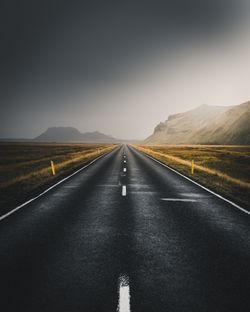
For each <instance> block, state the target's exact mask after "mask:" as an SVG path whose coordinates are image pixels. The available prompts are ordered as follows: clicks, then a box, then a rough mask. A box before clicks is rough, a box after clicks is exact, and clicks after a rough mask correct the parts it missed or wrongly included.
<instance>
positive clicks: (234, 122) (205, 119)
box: [145, 101, 250, 144]
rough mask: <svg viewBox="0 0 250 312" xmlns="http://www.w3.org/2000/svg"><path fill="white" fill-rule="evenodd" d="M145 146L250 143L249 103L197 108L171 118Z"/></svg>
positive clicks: (160, 125)
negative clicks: (152, 144)
mask: <svg viewBox="0 0 250 312" xmlns="http://www.w3.org/2000/svg"><path fill="white" fill-rule="evenodd" d="M145 143H149V144H151V143H155V144H161V143H168V144H250V101H249V102H246V103H243V104H241V105H237V106H226V107H225V106H209V105H201V106H199V107H197V108H196V109H193V110H190V111H188V112H185V113H180V114H176V115H171V116H169V118H168V119H167V120H166V121H165V122H161V123H160V124H158V125H157V126H156V127H155V129H154V133H153V134H152V135H151V136H150V137H148V138H147V139H146V140H145Z"/></svg>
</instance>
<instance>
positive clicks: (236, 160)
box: [135, 145, 250, 209]
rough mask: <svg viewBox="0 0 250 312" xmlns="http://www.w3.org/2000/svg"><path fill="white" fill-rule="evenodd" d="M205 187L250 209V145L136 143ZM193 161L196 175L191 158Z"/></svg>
mask: <svg viewBox="0 0 250 312" xmlns="http://www.w3.org/2000/svg"><path fill="white" fill-rule="evenodd" d="M135 147H136V148H137V149H139V150H141V151H142V152H144V153H146V154H149V155H151V156H152V157H154V158H156V159H158V160H160V161H162V162H164V163H166V164H167V165H169V166H171V167H172V168H175V169H177V170H178V171H180V172H182V173H184V174H185V175H187V176H189V177H191V178H192V179H194V180H196V181H198V182H199V183H201V184H202V185H204V186H207V187H209V188H210V189H212V190H214V191H215V192H217V193H219V194H221V195H224V196H225V197H226V198H228V199H231V200H233V201H234V202H236V203H238V204H240V205H242V206H243V207H245V208H247V209H250V146H238V145H237V146H227V145H135ZM192 160H194V164H195V166H194V174H193V175H192V174H191V161H192Z"/></svg>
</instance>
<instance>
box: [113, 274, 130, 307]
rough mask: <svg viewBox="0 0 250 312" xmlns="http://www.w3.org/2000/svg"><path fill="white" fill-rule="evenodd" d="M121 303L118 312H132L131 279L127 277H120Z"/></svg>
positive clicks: (119, 302)
mask: <svg viewBox="0 0 250 312" xmlns="http://www.w3.org/2000/svg"><path fill="white" fill-rule="evenodd" d="M118 281H119V301H118V306H117V310H116V311H117V312H130V291H129V278H128V276H127V275H121V276H120V277H119V280H118Z"/></svg>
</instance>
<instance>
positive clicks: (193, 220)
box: [0, 146, 250, 312]
mask: <svg viewBox="0 0 250 312" xmlns="http://www.w3.org/2000/svg"><path fill="white" fill-rule="evenodd" d="M0 278H1V279H0V309H1V311H3V312H8V311H25V312H29V311H32V312H40V311H43V312H50V311H53V312H57V311H58V312H59V311H60V312H63V311H67V312H77V311H81V312H91V311H93V312H94V311H95V312H101V311H106V312H112V311H113V312H115V311H132V312H136V311H138V312H139V311H141V312H151V311H152V312H153V311H154V312H157V311H159V312H161V311H164V312H175V311H178V312H186V311H187V312H195V311H198V312H203V311H209V312H210V311H216V312H217V311H218V312H219V311H226V312H231V311H235V312H236V311H237V312H244V311H248V312H249V311H250V293H249V291H250V216H249V215H248V214H246V213H244V212H242V211H240V210H238V209H237V208H235V207H233V206H232V205H230V204H229V203H227V202H225V201H223V200H221V199H219V198H217V197H215V196H214V195H212V194H211V193H209V192H207V191H206V190H204V189H202V188H200V187H199V186H197V185H195V184H193V183H192V182H190V181H188V180H186V179H185V178H183V177H181V176H179V175H178V174H176V173H174V172H172V171H171V170H169V169H167V168H165V167H163V166H162V165H160V164H159V163H157V162H155V161H153V160H152V159H149V158H148V157H146V156H145V155H142V154H141V153H139V152H137V151H136V150H134V149H133V148H132V147H128V146H121V147H118V148H117V149H116V150H114V151H112V152H111V153H110V154H108V155H106V156H104V157H102V158H100V159H99V160H97V161H96V162H95V163H93V164H92V165H90V166H89V167H87V168H86V169H84V170H83V171H81V172H80V173H78V174H76V175H75V176H73V177H71V178H70V179H68V180H67V181H65V182H63V183H62V184H60V185H58V186H57V187H55V188H54V189H52V190H50V191H49V192H47V193H46V194H44V195H43V196H41V197H40V198H39V199H37V200H35V201H33V202H32V203H30V204H28V205H26V206H24V207H23V208H22V209H20V210H18V211H17V212H15V213H13V214H12V215H10V216H8V217H7V218H5V219H3V220H1V221H0Z"/></svg>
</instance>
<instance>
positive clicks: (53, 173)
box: [50, 160, 56, 175]
mask: <svg viewBox="0 0 250 312" xmlns="http://www.w3.org/2000/svg"><path fill="white" fill-rule="evenodd" d="M50 165H51V171H52V175H55V174H56V171H55V165H54V162H53V160H51V161H50Z"/></svg>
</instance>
